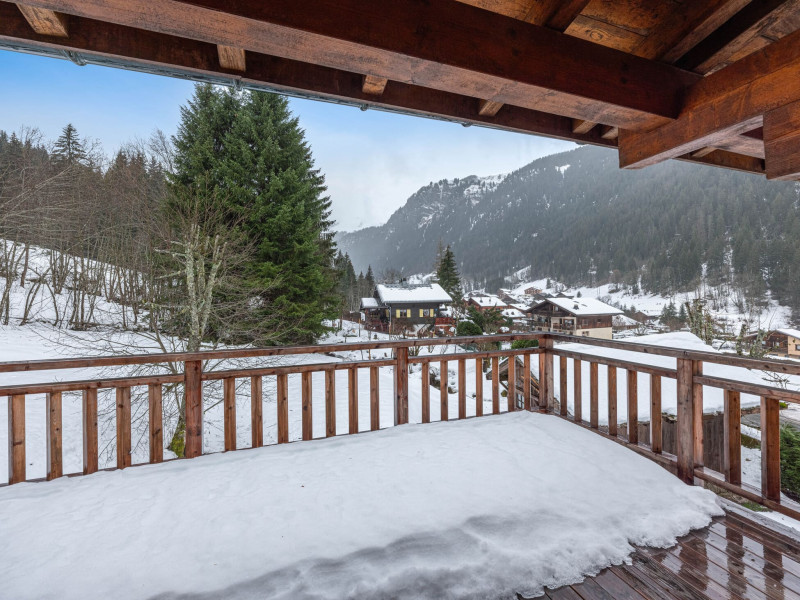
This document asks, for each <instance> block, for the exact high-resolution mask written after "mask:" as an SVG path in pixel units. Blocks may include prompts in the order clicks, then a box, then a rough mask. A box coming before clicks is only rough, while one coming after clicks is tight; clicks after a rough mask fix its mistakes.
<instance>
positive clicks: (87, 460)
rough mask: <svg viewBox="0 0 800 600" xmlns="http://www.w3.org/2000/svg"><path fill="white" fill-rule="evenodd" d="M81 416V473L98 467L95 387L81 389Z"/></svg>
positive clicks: (85, 473)
mask: <svg viewBox="0 0 800 600" xmlns="http://www.w3.org/2000/svg"><path fill="white" fill-rule="evenodd" d="M81 404H82V407H81V408H82V411H81V413H82V414H81V418H82V421H83V474H84V475H88V474H89V473H96V472H97V469H98V468H99V460H98V455H97V454H98V443H97V441H98V437H97V389H96V388H91V389H88V390H83V401H82V403H81Z"/></svg>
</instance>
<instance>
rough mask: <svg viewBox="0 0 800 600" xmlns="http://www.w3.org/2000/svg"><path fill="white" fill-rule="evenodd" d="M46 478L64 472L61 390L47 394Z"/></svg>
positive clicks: (53, 477) (54, 477)
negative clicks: (62, 459)
mask: <svg viewBox="0 0 800 600" xmlns="http://www.w3.org/2000/svg"><path fill="white" fill-rule="evenodd" d="M46 405H47V408H46V412H47V444H46V445H47V479H48V480H50V479H56V478H57V477H61V476H62V475H63V474H64V467H63V463H62V461H61V448H62V441H61V440H62V438H61V392H51V393H50V394H47V400H46Z"/></svg>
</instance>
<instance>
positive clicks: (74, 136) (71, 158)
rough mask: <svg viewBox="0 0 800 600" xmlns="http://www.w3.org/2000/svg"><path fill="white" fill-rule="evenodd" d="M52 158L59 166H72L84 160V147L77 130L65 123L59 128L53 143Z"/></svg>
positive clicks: (70, 124)
mask: <svg viewBox="0 0 800 600" xmlns="http://www.w3.org/2000/svg"><path fill="white" fill-rule="evenodd" d="M53 159H54V161H55V162H56V163H57V164H59V165H61V166H72V165H75V164H83V163H85V162H86V149H85V148H84V146H83V142H82V141H81V138H80V136H79V135H78V130H77V129H75V127H74V126H73V125H72V123H67V126H66V127H64V129H62V130H61V135H60V136H58V139H57V140H56V143H55V145H54V146H53Z"/></svg>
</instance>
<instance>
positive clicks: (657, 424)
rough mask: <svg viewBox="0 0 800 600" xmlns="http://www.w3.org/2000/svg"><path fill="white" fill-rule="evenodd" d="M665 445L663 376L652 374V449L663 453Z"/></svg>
mask: <svg viewBox="0 0 800 600" xmlns="http://www.w3.org/2000/svg"><path fill="white" fill-rule="evenodd" d="M663 447H664V446H663V437H662V417H661V377H659V376H658V375H650V449H651V450H652V451H653V452H655V453H656V454H661V451H662V449H663Z"/></svg>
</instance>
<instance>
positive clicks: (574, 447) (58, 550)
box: [0, 412, 721, 599]
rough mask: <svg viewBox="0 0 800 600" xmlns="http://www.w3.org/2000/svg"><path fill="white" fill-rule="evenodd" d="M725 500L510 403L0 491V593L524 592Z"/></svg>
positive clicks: (669, 537) (681, 527)
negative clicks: (482, 412) (455, 416)
mask: <svg viewBox="0 0 800 600" xmlns="http://www.w3.org/2000/svg"><path fill="white" fill-rule="evenodd" d="M720 513H721V511H720V509H719V507H718V506H717V504H716V502H715V497H714V495H713V494H712V493H711V492H708V491H706V490H703V489H701V488H699V487H692V486H687V485H685V484H683V483H682V482H681V481H680V480H678V479H677V478H676V477H674V476H673V475H671V474H670V473H668V472H667V471H666V470H664V469H662V468H661V467H659V466H657V465H656V464H655V463H653V462H651V461H649V460H647V459H646V458H643V457H641V456H639V455H637V454H636V453H634V452H631V451H629V450H628V449H626V448H624V447H623V446H621V445H619V444H617V443H615V442H612V441H608V440H606V439H604V438H602V437H601V436H598V435H596V434H595V433H592V432H590V431H587V430H585V429H584V428H581V427H576V426H575V425H573V424H571V423H569V422H567V421H565V420H563V419H560V418H559V417H557V416H552V415H542V414H535V413H530V412H515V413H508V414H502V415H496V416H491V417H485V418H481V419H468V420H464V421H458V422H451V423H432V424H427V425H407V426H403V427H395V428H390V429H387V430H382V431H377V432H370V433H363V434H360V435H355V436H344V437H337V438H331V439H327V440H318V441H315V442H314V443H295V444H286V445H282V446H272V447H265V448H256V449H252V450H247V451H242V452H234V453H225V454H215V455H209V456H202V457H199V458H196V459H194V460H191V461H175V462H171V463H167V464H161V465H148V466H141V467H136V468H133V469H125V470H120V471H113V472H101V473H96V474H94V475H89V476H85V477H76V478H62V479H59V480H56V481H52V482H49V483H46V484H40V483H22V484H18V485H15V486H9V487H7V488H4V489H0V539H2V540H3V543H2V544H1V545H0V582H2V583H0V596H2V597H8V598H15V599H24V598H37V599H40V598H59V599H62V598H63V599H66V598H88V597H97V598H111V597H113V598H120V599H121V598H143V597H147V598H149V597H153V596H160V595H170V597H172V596H171V595H172V594H176V595H181V594H188V595H195V594H203V593H208V594H211V595H212V596H213V597H225V598H253V597H258V598H305V597H314V598H356V597H393V598H428V597H430V598H447V597H481V598H485V597H497V598H501V597H513V596H514V594H516V593H517V592H520V593H522V594H523V595H525V596H531V595H534V594H536V593H538V592H540V591H541V590H542V587H543V586H549V587H551V588H552V587H558V586H560V585H565V584H570V583H575V582H578V581H580V580H581V579H582V578H583V576H584V575H587V574H594V573H597V572H598V571H599V570H600V569H602V568H604V567H607V566H608V565H611V564H620V563H622V562H623V561H624V560H625V559H626V557H628V555H629V554H630V553H631V552H632V551H633V545H650V546H656V547H667V546H669V545H671V544H673V543H674V542H675V539H676V538H677V537H678V536H681V535H683V534H686V533H687V532H688V531H689V530H690V529H695V528H699V527H704V526H706V525H708V523H709V522H710V520H711V517H712V516H713V515H718V514H720Z"/></svg>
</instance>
